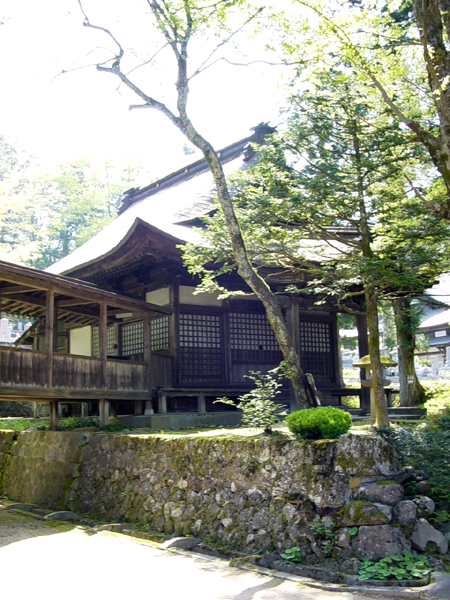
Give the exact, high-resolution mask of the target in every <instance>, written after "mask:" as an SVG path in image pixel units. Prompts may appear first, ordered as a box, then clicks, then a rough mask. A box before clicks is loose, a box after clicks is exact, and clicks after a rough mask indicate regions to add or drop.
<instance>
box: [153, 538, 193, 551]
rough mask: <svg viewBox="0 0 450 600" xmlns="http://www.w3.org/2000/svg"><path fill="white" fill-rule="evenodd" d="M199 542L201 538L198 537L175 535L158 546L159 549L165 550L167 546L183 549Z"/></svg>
mask: <svg viewBox="0 0 450 600" xmlns="http://www.w3.org/2000/svg"><path fill="white" fill-rule="evenodd" d="M200 543H201V540H200V539H198V538H193V537H192V538H186V537H176V538H172V539H170V540H167V542H164V543H163V544H161V545H160V546H159V548H160V549H161V550H167V549H168V548H182V549H183V550H189V549H190V548H193V547H194V546H198V544H200Z"/></svg>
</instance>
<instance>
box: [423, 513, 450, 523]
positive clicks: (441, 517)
mask: <svg viewBox="0 0 450 600" xmlns="http://www.w3.org/2000/svg"><path fill="white" fill-rule="evenodd" d="M427 520H428V521H429V522H430V523H432V524H433V525H443V524H444V523H448V522H449V521H450V513H449V512H448V511H446V510H436V511H434V512H433V514H432V515H431V516H429V517H427Z"/></svg>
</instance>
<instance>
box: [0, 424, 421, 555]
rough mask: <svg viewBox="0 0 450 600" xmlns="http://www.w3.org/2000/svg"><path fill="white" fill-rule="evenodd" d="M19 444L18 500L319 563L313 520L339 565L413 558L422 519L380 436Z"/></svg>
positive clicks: (14, 450) (13, 477)
mask: <svg viewBox="0 0 450 600" xmlns="http://www.w3.org/2000/svg"><path fill="white" fill-rule="evenodd" d="M16 437H17V439H16V440H15V441H14V442H13V443H12V433H11V432H0V465H1V467H0V468H1V469H2V472H1V473H0V483H1V484H2V490H0V492H1V493H3V494H4V495H7V496H8V497H9V498H11V499H13V500H17V501H20V502H33V503H36V504H39V505H42V506H45V507H47V508H51V509H54V510H58V509H67V510H73V511H77V512H80V513H83V512H88V513H89V514H91V515H93V516H95V517H97V518H99V519H102V520H107V521H127V522H138V523H141V524H142V525H147V524H148V525H149V526H150V527H151V528H154V529H156V530H158V531H164V532H166V533H168V534H174V535H195V536H197V537H200V538H202V539H205V540H208V539H213V540H215V541H219V542H221V543H222V544H223V545H224V546H225V545H227V546H230V547H235V548H241V549H245V550H248V551H266V550H269V551H270V550H277V551H281V550H285V549H286V548H289V547H291V546H299V547H301V548H302V551H303V553H304V555H305V556H311V561H312V562H314V560H320V559H321V558H322V559H323V558H324V556H323V550H324V548H325V545H324V541H325V540H324V539H323V538H322V537H321V534H320V531H318V529H320V528H318V527H315V526H314V523H316V524H317V523H318V522H319V521H317V519H322V521H323V522H326V521H327V520H328V521H329V522H331V523H332V527H333V528H334V532H335V534H334V535H335V538H334V542H333V543H334V544H335V549H334V550H333V552H334V554H335V556H336V559H339V560H344V559H348V558H350V557H352V556H353V557H354V556H357V557H358V558H361V557H364V556H367V557H369V558H372V559H373V558H377V557H382V556H387V555H390V554H398V553H399V552H402V551H404V550H409V549H410V548H411V541H410V538H411V535H412V534H413V529H414V523H416V516H417V515H416V514H414V515H413V516H412V517H411V515H410V516H409V517H408V516H405V514H406V513H407V511H406V513H405V510H403V511H400V513H399V511H398V508H397V507H398V506H399V505H400V506H401V502H402V497H403V486H402V485H401V484H400V483H398V481H396V480H399V479H401V465H400V461H399V458H398V457H397V456H396V455H395V453H394V451H393V449H392V448H391V447H390V446H389V445H388V444H387V443H386V442H385V441H383V440H381V439H380V438H375V437H372V436H365V435H345V436H342V437H341V438H340V439H339V440H338V441H336V440H334V441H328V440H327V441H324V440H323V441H317V442H312V443H308V442H299V441H289V440H270V439H267V440H266V439H258V440H253V439H245V438H237V437H219V438H217V437H216V438H211V437H203V438H197V437H196V438H192V437H180V438H165V437H156V436H151V437H150V436H137V435H106V434H100V433H99V434H97V433H82V432H80V433H76V432H74V433H70V432H46V431H36V432H22V433H20V434H18V435H17V436H16ZM2 453H3V454H2ZM2 456H3V457H4V458H3V460H2ZM403 502H404V501H403ZM406 508H408V507H406ZM410 508H411V507H410ZM410 512H411V511H410ZM398 514H400V516H401V518H400V517H399V518H397V516H396V515H398ZM408 514H409V513H408ZM401 519H403V522H402V521H401ZM355 528H357V529H356V530H355ZM380 540H381V542H380Z"/></svg>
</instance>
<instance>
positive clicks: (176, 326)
mask: <svg viewBox="0 0 450 600" xmlns="http://www.w3.org/2000/svg"><path fill="white" fill-rule="evenodd" d="M170 306H171V309H172V314H171V316H170V317H169V336H170V348H171V350H172V353H173V383H174V385H175V386H177V385H180V379H181V376H180V348H179V337H180V289H179V286H178V283H177V282H175V281H174V282H173V283H172V285H171V286H170Z"/></svg>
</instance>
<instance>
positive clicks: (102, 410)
mask: <svg viewBox="0 0 450 600" xmlns="http://www.w3.org/2000/svg"><path fill="white" fill-rule="evenodd" d="M109 409H110V404H109V402H108V400H106V399H105V398H100V400H99V401H98V413H99V421H100V427H105V426H106V425H108V423H109Z"/></svg>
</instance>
